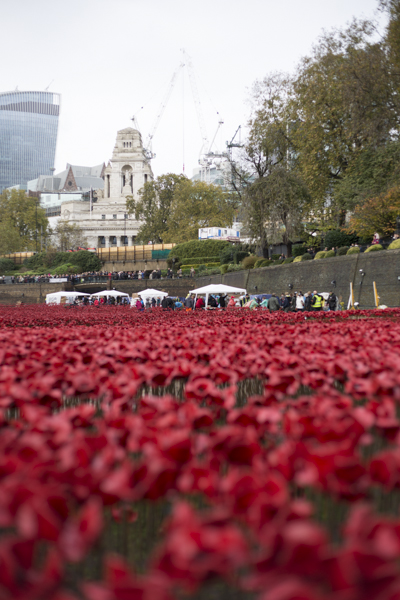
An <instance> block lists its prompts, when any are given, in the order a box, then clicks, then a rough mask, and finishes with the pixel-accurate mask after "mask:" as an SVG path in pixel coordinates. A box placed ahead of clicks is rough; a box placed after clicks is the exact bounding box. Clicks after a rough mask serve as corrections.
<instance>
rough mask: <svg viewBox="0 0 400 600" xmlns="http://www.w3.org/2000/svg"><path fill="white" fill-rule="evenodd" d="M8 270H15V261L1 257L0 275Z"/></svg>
mask: <svg viewBox="0 0 400 600" xmlns="http://www.w3.org/2000/svg"><path fill="white" fill-rule="evenodd" d="M7 271H15V265H14V261H12V260H10V259H9V258H0V275H4V273H7Z"/></svg>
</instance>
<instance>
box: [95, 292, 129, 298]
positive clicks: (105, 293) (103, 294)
mask: <svg viewBox="0 0 400 600" xmlns="http://www.w3.org/2000/svg"><path fill="white" fill-rule="evenodd" d="M92 296H114V298H116V297H117V296H129V294H125V292H118V291H117V290H103V291H102V292H97V293H96V294H92Z"/></svg>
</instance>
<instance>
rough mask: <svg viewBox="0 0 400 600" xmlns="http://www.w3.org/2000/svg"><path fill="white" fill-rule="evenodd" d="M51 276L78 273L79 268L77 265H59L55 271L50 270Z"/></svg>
mask: <svg viewBox="0 0 400 600" xmlns="http://www.w3.org/2000/svg"><path fill="white" fill-rule="evenodd" d="M51 272H52V275H66V274H67V273H69V274H72V273H75V274H76V273H80V272H81V270H80V267H79V266H78V265H72V264H71V263H65V264H64V265H60V266H58V267H56V268H55V269H52V270H51Z"/></svg>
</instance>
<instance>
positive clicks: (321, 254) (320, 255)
mask: <svg viewBox="0 0 400 600" xmlns="http://www.w3.org/2000/svg"><path fill="white" fill-rule="evenodd" d="M326 254H327V252H323V251H322V250H321V252H317V254H316V255H315V256H314V258H315V260H319V259H320V258H325V256H326Z"/></svg>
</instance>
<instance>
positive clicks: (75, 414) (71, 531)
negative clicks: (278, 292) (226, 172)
mask: <svg viewBox="0 0 400 600" xmlns="http://www.w3.org/2000/svg"><path fill="white" fill-rule="evenodd" d="M305 317H307V318H305ZM399 405H400V309H391V310H386V311H359V312H357V313H354V312H342V313H329V312H328V313H310V314H308V315H304V314H290V313H289V314H286V313H279V314H271V315H270V314H269V313H268V312H266V311H261V310H260V311H258V312H254V313H250V312H248V311H247V310H244V309H233V310H231V311H229V310H226V311H212V312H206V311H197V312H195V313H186V312H173V313H171V312H164V311H162V310H160V309H155V310H154V311H149V312H144V313H141V312H137V311H136V310H130V309H126V308H122V307H113V306H110V307H99V308H95V307H86V308H76V309H69V308H66V307H64V306H58V307H46V306H38V305H31V306H21V307H1V308H0V598H1V600H173V599H175V600H178V599H179V600H181V599H182V598H185V599H186V598H196V599H200V598H201V599H207V600H214V599H215V600H225V599H229V600H237V599H245V598H246V599H247V598H249V599H250V598H251V599H253V598H254V599H256V600H367V599H368V600H400V515H399V510H398V508H399V506H398V505H399V500H400V493H399V489H400V419H399Z"/></svg>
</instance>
